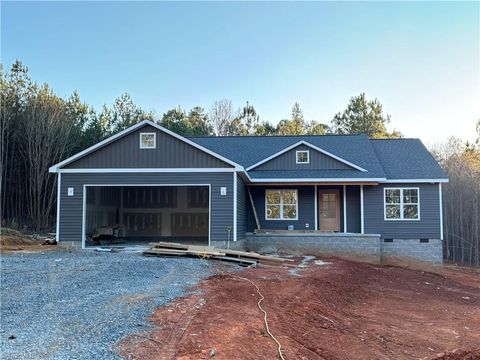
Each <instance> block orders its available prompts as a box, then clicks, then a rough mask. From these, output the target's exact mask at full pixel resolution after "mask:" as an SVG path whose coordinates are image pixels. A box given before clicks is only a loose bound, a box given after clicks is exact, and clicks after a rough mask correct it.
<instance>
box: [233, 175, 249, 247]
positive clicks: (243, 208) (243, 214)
mask: <svg viewBox="0 0 480 360" xmlns="http://www.w3.org/2000/svg"><path fill="white" fill-rule="evenodd" d="M236 176H237V240H242V239H245V233H246V232H247V201H248V194H247V189H246V186H245V182H244V181H243V180H242V178H241V177H240V176H238V175H236Z"/></svg>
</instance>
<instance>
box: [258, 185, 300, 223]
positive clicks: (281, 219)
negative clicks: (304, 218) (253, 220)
mask: <svg viewBox="0 0 480 360" xmlns="http://www.w3.org/2000/svg"><path fill="white" fill-rule="evenodd" d="M269 191H280V192H282V191H295V194H296V196H295V197H296V199H297V202H296V203H295V210H296V211H295V214H296V215H297V216H296V217H295V218H284V217H283V205H294V204H283V197H282V196H280V204H278V205H279V206H280V217H279V218H278V219H270V218H269V217H268V216H267V215H268V214H267V205H268V203H267V193H268V192H269ZM270 205H276V204H270ZM265 220H266V221H279V220H280V221H296V220H298V189H266V190H265Z"/></svg>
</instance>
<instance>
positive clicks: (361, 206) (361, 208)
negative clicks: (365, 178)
mask: <svg viewBox="0 0 480 360" xmlns="http://www.w3.org/2000/svg"><path fill="white" fill-rule="evenodd" d="M363 205H364V204H363V185H360V233H362V234H365V216H364V210H363Z"/></svg>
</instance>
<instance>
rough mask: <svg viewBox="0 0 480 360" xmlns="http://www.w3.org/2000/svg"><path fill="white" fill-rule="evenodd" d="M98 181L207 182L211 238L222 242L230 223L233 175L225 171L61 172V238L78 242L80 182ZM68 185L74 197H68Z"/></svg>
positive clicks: (81, 194) (140, 182)
mask: <svg viewBox="0 0 480 360" xmlns="http://www.w3.org/2000/svg"><path fill="white" fill-rule="evenodd" d="M85 184H87V185H88V184H90V185H93V184H95V185H101V184H129V185H135V184H171V185H177V184H179V185H180V184H210V185H211V199H210V201H211V214H210V219H211V220H210V221H211V228H210V234H211V237H210V240H211V241H225V240H226V239H227V235H228V227H232V226H233V176H232V173H231V172H225V173H191V174H189V173H115V174H108V173H103V174H85V173H84V174H81V173H78V174H77V173H63V174H62V175H61V193H60V235H59V240H60V241H69V242H70V241H75V242H80V241H81V234H82V217H83V213H82V207H83V185H85ZM222 186H225V187H227V195H225V196H223V195H220V187H222ZM69 187H72V188H74V196H67V190H68V188H69Z"/></svg>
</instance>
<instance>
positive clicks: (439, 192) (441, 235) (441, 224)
mask: <svg viewBox="0 0 480 360" xmlns="http://www.w3.org/2000/svg"><path fill="white" fill-rule="evenodd" d="M438 202H439V206H440V240H443V199H442V183H438Z"/></svg>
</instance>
